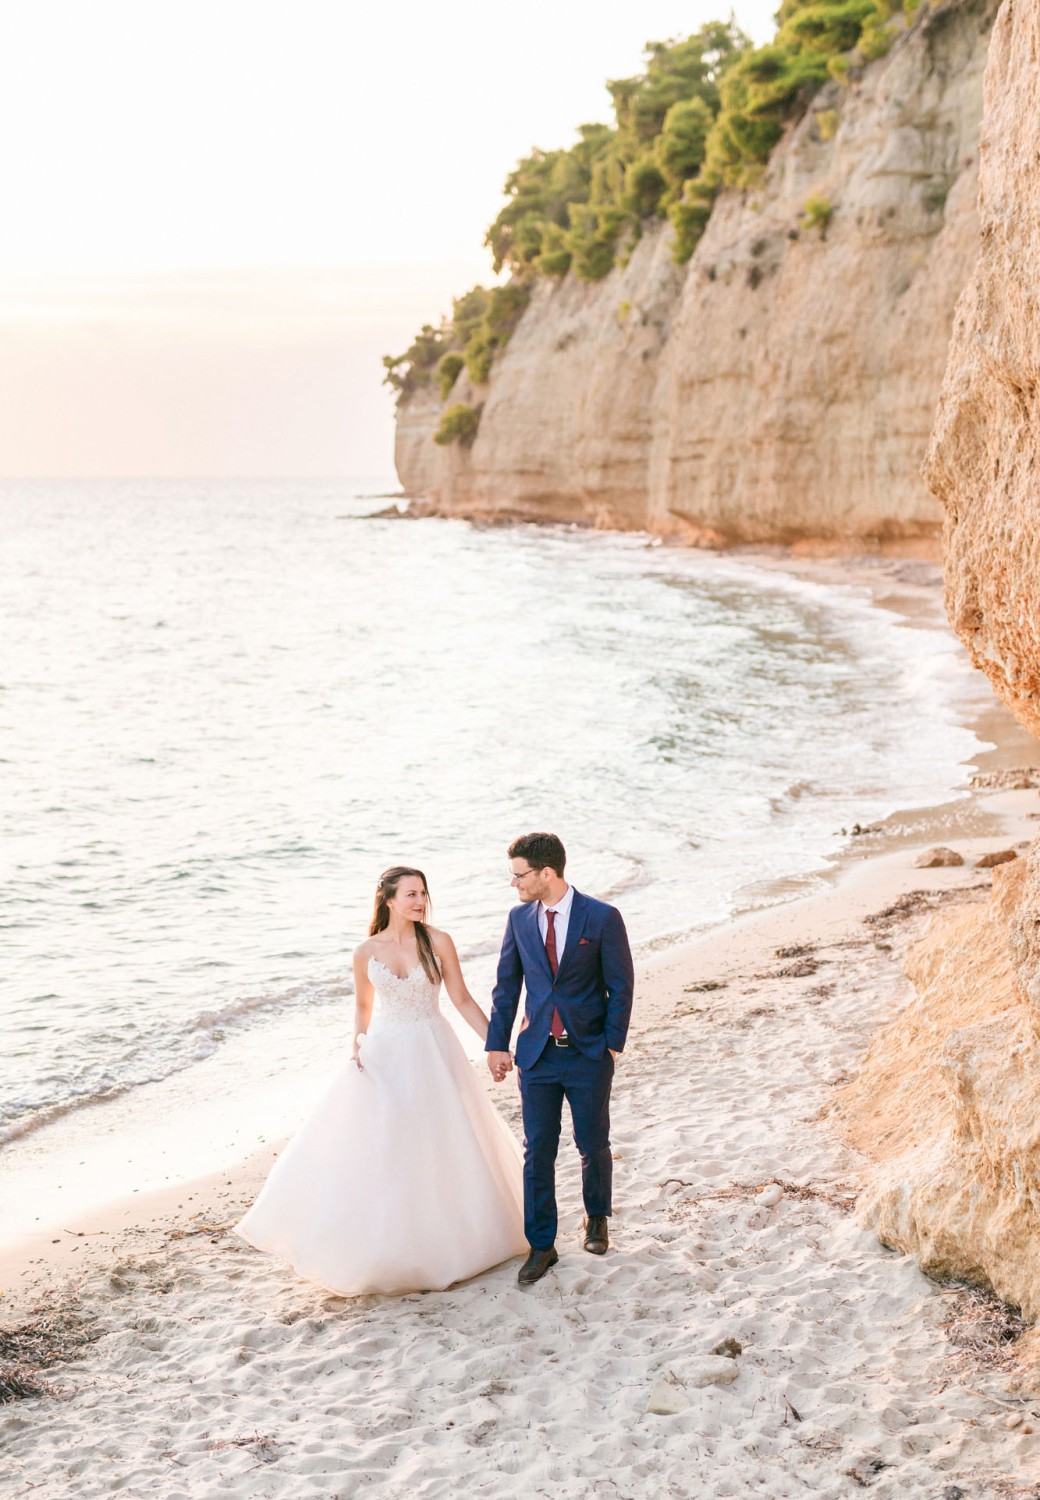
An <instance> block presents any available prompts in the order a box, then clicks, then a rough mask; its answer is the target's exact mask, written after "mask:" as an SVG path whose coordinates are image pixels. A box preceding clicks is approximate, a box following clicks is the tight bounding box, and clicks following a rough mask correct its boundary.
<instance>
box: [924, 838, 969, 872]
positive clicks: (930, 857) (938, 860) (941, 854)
mask: <svg viewBox="0 0 1040 1500" xmlns="http://www.w3.org/2000/svg"><path fill="white" fill-rule="evenodd" d="M963 863H964V855H963V854H958V853H957V851H956V849H947V848H946V847H945V845H943V844H936V846H935V848H934V849H925V850H923V851H922V852H921V853H920V854H918V855H917V856H916V857H915V859H914V869H915V870H937V869H939V868H940V866H942V865H962V864H963Z"/></svg>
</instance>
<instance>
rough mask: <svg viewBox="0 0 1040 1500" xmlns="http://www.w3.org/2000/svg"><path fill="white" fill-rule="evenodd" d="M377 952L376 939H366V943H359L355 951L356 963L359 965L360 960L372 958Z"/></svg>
mask: <svg viewBox="0 0 1040 1500" xmlns="http://www.w3.org/2000/svg"><path fill="white" fill-rule="evenodd" d="M375 951H376V943H375V939H374V938H370V937H367V938H365V940H364V942H363V943H358V945H357V947H356V948H355V949H354V962H355V963H357V962H358V960H362V961H363V960H364V959H366V958H372V957H373V955H374V954H375Z"/></svg>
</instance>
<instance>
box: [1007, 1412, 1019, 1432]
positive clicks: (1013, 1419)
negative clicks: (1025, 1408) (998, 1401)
mask: <svg viewBox="0 0 1040 1500" xmlns="http://www.w3.org/2000/svg"><path fill="white" fill-rule="evenodd" d="M1021 1425H1022V1413H1021V1412H1020V1411H1013V1412H1012V1413H1011V1415H1010V1416H1009V1417H1008V1418H1007V1420H1006V1421H1005V1423H1004V1426H1005V1427H1007V1428H1008V1429H1009V1430H1010V1429H1011V1428H1013V1427H1020V1426H1021Z"/></svg>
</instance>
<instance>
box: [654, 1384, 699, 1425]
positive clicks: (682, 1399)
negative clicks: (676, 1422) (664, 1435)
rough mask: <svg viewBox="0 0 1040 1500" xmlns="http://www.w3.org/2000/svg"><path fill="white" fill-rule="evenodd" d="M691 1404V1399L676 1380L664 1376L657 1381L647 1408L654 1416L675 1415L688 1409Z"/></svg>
mask: <svg viewBox="0 0 1040 1500" xmlns="http://www.w3.org/2000/svg"><path fill="white" fill-rule="evenodd" d="M689 1405H690V1399H689V1397H688V1396H687V1395H686V1394H685V1392H683V1391H682V1390H680V1389H679V1387H678V1386H677V1385H676V1384H675V1383H674V1381H671V1380H667V1379H663V1378H662V1379H661V1380H658V1381H655V1383H654V1388H653V1390H652V1391H651V1392H650V1399H649V1401H647V1403H646V1409H647V1412H648V1413H649V1414H650V1415H652V1416H656V1417H674V1416H677V1415H678V1413H679V1412H681V1411H686V1409H687V1408H688V1406H689Z"/></svg>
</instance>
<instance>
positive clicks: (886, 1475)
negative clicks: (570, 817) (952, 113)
mask: <svg viewBox="0 0 1040 1500" xmlns="http://www.w3.org/2000/svg"><path fill="white" fill-rule="evenodd" d="M1038 811H1040V806H1038V803H1037V793H1036V792H1035V791H1018V792H996V793H994V792H990V793H981V794H977V795H976V796H975V797H973V798H972V799H969V800H967V801H964V802H960V803H957V804H953V805H952V807H951V808H950V809H947V810H946V813H945V817H946V819H947V824H948V829H949V833H948V837H947V838H944V842H945V841H948V842H955V843H956V847H957V848H958V849H959V850H960V852H961V853H963V854H964V855H965V858H966V863H965V865H964V866H962V867H959V868H952V869H939V870H917V869H914V868H913V865H912V859H913V854H914V852H915V851H916V849H917V848H919V847H920V841H917V842H915V840H914V838H913V837H912V836H908V835H907V834H906V831H905V830H904V831H903V834H902V835H901V836H900V837H899V838H898V839H897V840H896V844H895V847H893V846H892V843H891V842H890V844H889V847H888V848H887V849H885V850H884V851H883V852H875V853H869V854H864V855H862V856H860V857H852V858H850V859H849V860H847V861H846V863H845V866H844V868H843V869H842V870H841V872H840V873H839V874H838V875H836V877H835V879H834V880H833V881H832V883H831V884H830V886H829V888H827V889H825V890H823V891H818V892H817V893H816V894H814V895H812V896H810V897H808V898H805V899H801V900H796V901H792V902H789V903H787V904H785V905H781V906H778V907H775V908H773V909H772V910H767V911H765V912H758V913H755V914H752V915H749V916H747V917H745V918H743V919H738V920H737V921H734V922H732V923H730V924H729V925H728V926H726V927H725V928H723V929H721V930H719V931H716V932H714V933H712V934H710V935H709V936H707V937H706V938H704V939H703V940H701V941H699V942H697V943H695V944H693V945H690V946H688V947H686V948H683V949H681V950H678V951H671V952H669V953H667V954H666V955H663V956H661V957H658V958H657V959H655V960H652V961H651V962H649V963H644V964H643V966H642V972H641V974H640V986H639V991H638V994H639V1000H638V1008H637V1020H636V1023H635V1027H634V1032H633V1035H632V1037H631V1039H630V1045H629V1048H628V1050H627V1052H626V1055H625V1058H624V1063H623V1068H622V1070H621V1071H620V1072H619V1077H618V1083H617V1086H616V1089H615V1105H614V1141H613V1144H614V1151H615V1154H616V1205H615V1217H614V1220H613V1245H612V1248H611V1251H610V1253H609V1254H608V1255H607V1256H606V1257H605V1258H603V1259H602V1260H601V1259H598V1258H596V1257H592V1256H589V1255H586V1254H584V1253H583V1251H582V1249H581V1245H580V1238H579V1235H580V1199H579V1192H578V1178H577V1170H576V1168H577V1159H576V1155H575V1153H574V1152H573V1150H571V1151H565V1152H563V1153H562V1172H561V1181H560V1195H561V1209H562V1220H561V1235H560V1242H559V1246H560V1250H561V1258H560V1263H559V1265H558V1267H557V1268H556V1269H555V1270H554V1271H553V1272H552V1273H550V1275H549V1276H548V1277H547V1278H546V1279H545V1280H544V1281H543V1282H541V1283H539V1284H538V1285H537V1286H536V1287H534V1288H530V1289H520V1288H518V1287H517V1285H516V1280H515V1273H516V1265H515V1264H507V1265H504V1266H502V1267H500V1268H498V1269H495V1270H493V1271H490V1272H488V1273H487V1274H485V1275H483V1276H480V1277H477V1278H475V1279H474V1280H473V1281H471V1282H468V1283H466V1284H464V1285H460V1286H457V1287H455V1288H452V1289H450V1290H449V1291H447V1292H443V1293H430V1294H416V1295H412V1296H407V1297H403V1298H381V1297H367V1298H361V1299H356V1300H344V1299H341V1298H337V1297H333V1296H330V1295H329V1294H327V1293H325V1292H324V1291H323V1290H322V1289H321V1288H318V1287H315V1286H311V1285H307V1284H305V1283H303V1282H300V1281H298V1280H297V1279H295V1278H294V1277H293V1276H292V1275H291V1274H289V1273H288V1272H287V1271H286V1270H285V1269H284V1268H283V1267H281V1266H280V1265H278V1264H276V1263H274V1262H272V1261H270V1260H269V1259H267V1258H265V1257H264V1256H262V1255H259V1254H257V1253H256V1252H254V1251H252V1250H251V1249H249V1248H248V1247H247V1246H245V1245H243V1244H242V1243H241V1242H239V1241H238V1240H237V1239H236V1238H235V1237H234V1236H233V1235H232V1234H230V1232H229V1229H230V1226H231V1225H232V1224H233V1222H234V1221H235V1219H236V1218H237V1217H238V1216H239V1215H240V1214H241V1212H242V1211H243V1209H244V1208H245V1207H246V1205H247V1204H248V1203H249V1202H250V1200H251V1198H252V1197H253V1195H254V1193H255V1191H256V1189H257V1186H258V1184H259V1183H260V1181H261V1180H262V1177H263V1175H264V1173H265V1171H266V1169H267V1167H268V1165H269V1163H270V1161H271V1160H272V1159H273V1154H274V1151H275V1149H276V1148H275V1147H273V1146H271V1147H265V1149H264V1150H263V1151H262V1152H260V1153H257V1154H256V1155H254V1156H253V1157H252V1158H251V1159H250V1160H249V1161H248V1162H246V1163H244V1164H241V1165H239V1166H238V1167H236V1168H234V1169H233V1170H229V1171H226V1172H221V1173H218V1174H215V1175H212V1176H210V1177H208V1178H204V1179H200V1180H198V1181H196V1182H194V1183H191V1184H180V1185H178V1186H177V1187H176V1188H174V1189H173V1190H171V1191H168V1192H165V1193H162V1194H153V1195H151V1196H149V1197H140V1198H137V1199H135V1200H134V1201H133V1203H132V1204H127V1203H125V1202H124V1203H117V1204H112V1205H109V1206H107V1208H106V1209H105V1210H104V1211H103V1212H100V1213H95V1214H94V1215H93V1216H87V1217H84V1218H82V1219H80V1220H78V1221H77V1222H75V1223H73V1224H67V1225H63V1226H62V1229H61V1232H54V1231H52V1232H50V1233H44V1234H41V1235H39V1236H38V1237H37V1240H36V1242H35V1243H33V1244H31V1245H29V1244H27V1243H26V1242H24V1241H23V1243H22V1244H21V1245H20V1246H19V1247H18V1248H17V1250H16V1251H14V1252H11V1251H8V1252H7V1253H6V1254H5V1256H4V1258H3V1260H2V1261H0V1285H2V1287H3V1289H4V1300H3V1304H2V1306H3V1309H4V1319H5V1327H6V1329H7V1330H8V1333H7V1334H6V1335H5V1340H6V1341H5V1345H4V1347H5V1349H6V1350H7V1352H8V1354H10V1353H11V1351H12V1350H13V1349H15V1342H14V1341H12V1338H11V1330H13V1329H17V1328H22V1329H23V1330H32V1329H34V1330H35V1331H36V1336H37V1338H39V1337H40V1336H41V1330H42V1331H43V1337H44V1342H46V1336H47V1330H48V1329H49V1330H50V1335H49V1336H50V1337H51V1339H52V1342H54V1343H55V1344H58V1343H61V1342H64V1343H65V1344H66V1346H67V1352H68V1353H69V1355H70V1357H69V1358H68V1359H67V1360H65V1361H62V1362H60V1363H56V1364H54V1365H52V1366H50V1367H48V1368H44V1369H43V1370H42V1371H41V1373H40V1374H39V1377H38V1378H39V1379H40V1380H41V1381H42V1382H43V1383H44V1384H45V1385H46V1386H47V1387H48V1389H49V1391H50V1394H49V1395H48V1396H47V1397H46V1398H44V1399H40V1400H29V1401H18V1402H14V1403H12V1404H11V1405H8V1406H7V1407H5V1408H4V1409H3V1412H2V1415H0V1435H2V1441H3V1451H4V1463H3V1480H2V1490H3V1493H5V1494H11V1495H15V1494H23V1493H24V1494H29V1493H33V1494H37V1495H44V1496H52V1495H53V1496H60V1495H66V1494H72V1493H75V1494H77V1495H81V1496H94V1495H103V1494H109V1493H121V1494H124V1495H130V1496H138V1495H140V1496H145V1495H148V1496H162V1497H164V1500H175V1497H181V1496H185V1497H187V1496H192V1497H195V1496H199V1495H211V1494H213V1495H216V1494H231V1495H240V1496H249V1497H253V1496H256V1497H268V1496H272V1497H273V1496H305V1495H315V1496H318V1495H338V1496H353V1495H355V1494H362V1493H363V1494H365V1495H371V1496H373V1497H395V1500H396V1497H404V1496H424V1497H427V1496H430V1497H432V1496H447V1495H449V1494H458V1493H460V1492H461V1493H466V1494H473V1495H481V1496H495V1497H511V1496H514V1495H516V1494H519V1493H533V1494H538V1495H547V1496H548V1495H554V1496H566V1497H575V1500H578V1497H585V1496H591V1495H602V1496H611V1497H614V1496H627V1497H635V1496H642V1495H649V1494H655V1495H658V1494H670V1495H684V1496H690V1495H693V1496H705V1497H709V1496H712V1497H713V1496H728V1495H734V1496H736V1495H746V1494H761V1495H763V1496H769V1497H777V1500H779V1497H787V1496H792V1497H793V1496H800V1495H804V1494H819V1495H823V1496H839V1495H845V1494H854V1493H856V1492H858V1491H859V1490H860V1489H861V1488H869V1489H870V1490H871V1491H872V1493H874V1494H875V1495H877V1496H878V1497H893V1500H894V1497H896V1496H901V1497H902V1496H906V1495H914V1496H917V1495H921V1496H924V1495H936V1496H938V1495H940V1494H951V1495H952V1494H953V1493H955V1491H954V1490H951V1489H948V1488H944V1486H945V1487H948V1486H951V1485H955V1486H956V1487H957V1489H956V1493H958V1494H963V1495H968V1496H972V1497H989V1496H993V1497H998V1496H1000V1497H1003V1496H1017V1495H1022V1496H1025V1495H1030V1494H1033V1493H1034V1490H1033V1489H1032V1488H1031V1487H1030V1486H1032V1485H1035V1483H1036V1482H1037V1480H1038V1479H1040V1399H1034V1397H1033V1396H1032V1395H1031V1393H1030V1391H1029V1390H1028V1389H1026V1388H1024V1386H1023V1381H1024V1376H1023V1375H1022V1373H1021V1372H1020V1371H1016V1367H1015V1363H1014V1354H1013V1346H1008V1348H1007V1349H1005V1350H1004V1351H1003V1352H1002V1353H999V1354H995V1353H994V1352H993V1350H992V1349H990V1350H989V1353H988V1354H987V1353H985V1352H983V1353H982V1354H980V1353H979V1352H978V1350H977V1349H975V1350H974V1351H973V1349H972V1348H970V1347H965V1342H964V1339H963V1337H960V1336H959V1335H958V1329H959V1330H961V1333H963V1329H964V1327H965V1326H970V1327H977V1326H978V1319H979V1318H980V1317H983V1315H984V1314H985V1315H986V1316H989V1315H990V1313H989V1312H987V1310H986V1308H985V1306H984V1303H983V1301H982V1299H979V1298H977V1297H975V1296H974V1295H973V1294H972V1293H971V1292H969V1291H966V1290H964V1289H961V1288H953V1287H940V1286H937V1285H935V1284H934V1283H932V1282H931V1281H929V1280H928V1279H927V1278H926V1277H924V1276H923V1275H922V1274H921V1273H920V1272H919V1271H918V1270H917V1268H916V1266H915V1265H914V1264H913V1263H912V1262H911V1261H910V1260H908V1259H906V1258H904V1257H901V1256H898V1255H896V1254H894V1253H893V1252H890V1251H888V1250H886V1249H885V1248H884V1247H883V1246H881V1245H880V1244H879V1243H878V1242H877V1241H876V1239H875V1238H874V1236H873V1235H872V1234H871V1233H870V1232H869V1231H868V1230H866V1229H865V1228H864V1227H862V1226H861V1225H860V1224H859V1223H858V1222H857V1217H856V1195H857V1183H858V1180H859V1177H860V1173H861V1170H862V1167H863V1163H862V1162H861V1160H860V1159H859V1158H858V1157H857V1156H856V1155H855V1153H853V1152H852V1151H850V1150H849V1149H847V1148H846V1147H844V1146H843V1145H842V1143H841V1140H840V1133H839V1128H838V1126H837V1123H836V1121H835V1119H834V1115H833V1112H832V1109H831V1102H832V1100H833V1097H834V1091H835V1089H836V1087H837V1086H839V1085H840V1084H841V1083H842V1082H843V1081H845V1080H846V1079H847V1077H848V1076H849V1074H850V1073H851V1072H852V1071H854V1070H855V1068H856V1065H857V1060H858V1059H859V1058H860V1057H861V1055H862V1053H863V1051H864V1049H865V1047H866V1045H867V1042H868V1040H869V1038H870V1036H871V1034H872V1033H873V1032H874V1030H875V1029H876V1028H877V1027H878V1026H879V1025H880V1024H882V1023H884V1022H885V1021H886V1020H887V1019H888V1018H890V1017H891V1016H892V1015H893V1014H894V1013H895V1012H896V1010H897V1009H898V1008H899V1007H900V1006H901V1005H902V1004H903V1003H905V1000H906V997H907V982H906V980H905V979H904V978H903V976H902V971H901V967H900V958H901V955H902V953H903V952H904V951H905V946H906V943H907V941H908V939H909V937H910V936H911V934H912V933H913V932H914V931H915V930H917V929H918V927H919V924H920V923H921V922H922V921H925V920H927V912H928V910H929V909H930V908H931V907H932V906H934V905H935V904H938V903H944V902H946V901H949V900H951V899H952V900H972V899H980V898H981V896H983V895H984V894H985V891H986V890H987V889H988V886H989V874H988V872H987V871H984V870H976V869H974V868H973V864H972V861H973V859H974V858H975V857H977V856H978V855H979V854H981V853H983V852H985V851H986V850H990V849H993V848H996V847H1002V846H1005V845H1008V844H1010V845H1013V846H1014V845H1017V846H1019V848H1024V847H1025V842H1026V840H1027V839H1028V838H1029V837H1030V835H1031V833H1032V831H1033V830H1034V828H1035V816H1036V814H1037V812H1038ZM965 830H969V831H970V832H969V834H968V835H967V836H965ZM932 841H933V842H934V840H932ZM908 893H915V894H914V895H913V896H912V897H909V896H908ZM901 897H902V898H904V899H903V900H902V901H900V898H901ZM894 907H895V908H896V910H894V911H893V910H892V908H894ZM879 913H887V915H882V916H880V917H879V916H878V914H879ZM488 1087H489V1088H491V1084H490V1082H489V1083H488ZM495 1097H496V1099H497V1101H498V1103H499V1105H500V1107H501V1108H502V1110H503V1112H504V1114H505V1115H506V1117H507V1119H508V1120H509V1121H510V1123H511V1124H512V1125H513V1126H514V1128H518V1123H519V1120H518V1115H519V1111H518V1100H517V1096H516V1093H515V1090H514V1089H513V1086H512V1085H510V1086H509V1091H508V1092H506V1091H505V1090H499V1091H498V1092H497V1093H496V1094H495ZM770 1187H772V1189H773V1191H772V1192H767V1195H766V1198H765V1199H763V1200H760V1199H759V1197H758V1195H759V1193H760V1191H761V1190H762V1189H769V1188H770ZM774 1198H775V1199H776V1200H777V1201H776V1202H775V1203H770V1200H772V1199H774ZM767 1205H770V1206H767ZM980 1308H981V1311H980ZM24 1337H25V1335H23V1343H22V1345H21V1346H20V1347H23V1348H25V1347H27V1346H26V1345H25V1343H24ZM958 1339H959V1341H958ZM77 1340H84V1342H82V1344H81V1345H80V1347H78V1348H76V1347H74V1345H75V1344H76V1342H77ZM727 1341H728V1342H727ZM971 1342H972V1341H971V1340H969V1343H971ZM975 1342H977V1340H976V1341H975ZM720 1347H721V1348H723V1349H724V1350H725V1351H728V1356H727V1355H723V1356H721V1358H723V1359H725V1358H726V1357H729V1358H730V1359H731V1361H732V1362H731V1363H730V1364H725V1363H723V1364H720V1363H719V1359H720V1356H715V1357H714V1361H713V1360H712V1359H710V1358H709V1359H708V1362H707V1364H706V1363H705V1360H706V1357H709V1356H712V1351H713V1350H716V1349H718V1348H720ZM738 1347H739V1352H737V1350H738ZM987 1347H988V1346H987ZM719 1371H721V1372H722V1374H723V1376H724V1377H726V1378H727V1379H728V1378H729V1377H732V1379H731V1380H730V1381H729V1383H723V1384H715V1383H710V1384H706V1385H705V1384H701V1381H702V1380H703V1379H705V1378H706V1372H707V1373H710V1374H712V1375H717V1374H718V1373H719ZM648 1405H664V1406H666V1407H671V1408H674V1410H672V1411H671V1412H670V1413H669V1414H660V1413H657V1412H652V1411H648ZM1016 1418H1019V1420H1018V1421H1017V1425H1015V1426H1009V1425H1008V1423H1009V1421H1014V1420H1015V1419H1016ZM1034 1423H1035V1426H1036V1428H1037V1429H1038V1432H1037V1435H1034V1432H1033V1427H1034Z"/></svg>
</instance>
